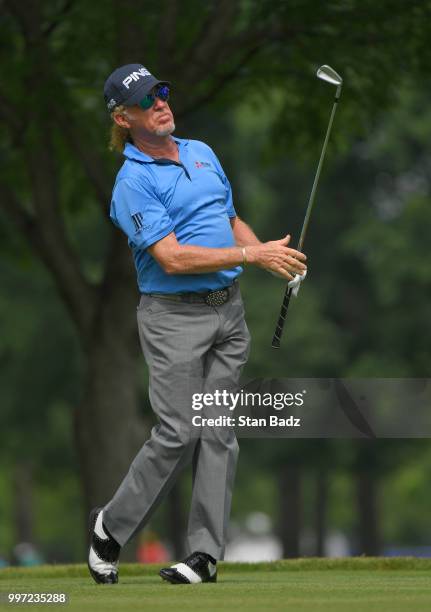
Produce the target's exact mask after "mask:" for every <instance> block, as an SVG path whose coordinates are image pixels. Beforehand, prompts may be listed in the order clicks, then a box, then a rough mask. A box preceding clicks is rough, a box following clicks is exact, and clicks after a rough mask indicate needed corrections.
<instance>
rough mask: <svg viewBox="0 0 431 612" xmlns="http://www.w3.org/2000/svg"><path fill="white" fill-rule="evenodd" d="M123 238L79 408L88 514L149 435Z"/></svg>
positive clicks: (105, 289)
mask: <svg viewBox="0 0 431 612" xmlns="http://www.w3.org/2000/svg"><path fill="white" fill-rule="evenodd" d="M119 238H121V239H123V237H122V236H119V237H116V236H115V237H114V240H113V244H112V246H111V253H110V256H109V257H110V259H111V263H110V264H108V270H109V273H108V274H107V276H106V279H105V282H104V284H103V285H102V287H101V288H100V290H99V306H98V309H97V314H96V315H95V317H94V321H95V323H94V325H93V333H92V336H91V338H90V339H89V340H88V341H87V347H86V349H87V350H86V357H87V370H86V380H85V383H84V393H83V397H82V401H81V403H80V405H79V406H78V407H77V410H76V413H75V436H76V445H77V450H78V456H79V461H80V474H81V479H82V486H83V493H84V512H85V517H86V518H87V517H88V513H89V511H90V510H91V508H94V507H95V506H98V505H104V504H106V503H107V502H108V501H109V500H110V499H111V497H112V496H113V494H114V493H115V491H116V489H117V488H118V486H119V485H120V483H121V481H122V479H123V478H124V476H125V475H126V473H127V471H128V469H129V466H130V463H131V461H132V459H133V458H134V457H135V455H136V453H137V452H138V450H139V449H140V447H141V446H142V445H143V444H144V442H145V440H146V438H147V436H148V432H147V430H146V428H145V427H144V422H143V419H140V418H139V416H138V384H137V382H138V375H139V373H138V367H142V362H141V361H140V360H138V355H139V353H140V347H139V339H138V329H137V322H136V306H137V302H138V292H137V290H136V284H135V283H136V279H135V273H134V270H133V264H132V262H131V261H130V253H129V252H128V250H127V244H123V242H122V241H121V242H120V241H119ZM125 554H126V558H127V557H128V558H129V559H130V558H133V560H134V559H135V558H136V557H135V556H134V546H132V548H130V547H127V549H126V551H125V552H124V551H123V553H122V559H124V558H125Z"/></svg>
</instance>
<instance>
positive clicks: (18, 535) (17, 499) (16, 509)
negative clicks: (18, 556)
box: [13, 463, 34, 544]
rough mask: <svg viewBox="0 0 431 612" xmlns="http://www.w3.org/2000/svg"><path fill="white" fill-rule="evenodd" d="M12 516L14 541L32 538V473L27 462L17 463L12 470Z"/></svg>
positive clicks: (18, 541) (30, 540)
mask: <svg viewBox="0 0 431 612" xmlns="http://www.w3.org/2000/svg"><path fill="white" fill-rule="evenodd" d="M13 501H14V503H13V516H14V521H15V542H16V543H20V542H29V543H30V544H33V539H34V518H33V517H34V507H33V475H32V469H31V466H30V465H29V464H28V463H18V464H17V465H16V466H15V468H14V471H13Z"/></svg>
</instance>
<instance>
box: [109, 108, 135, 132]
mask: <svg viewBox="0 0 431 612" xmlns="http://www.w3.org/2000/svg"><path fill="white" fill-rule="evenodd" d="M112 118H113V120H114V121H115V123H116V124H117V125H119V126H120V127H122V128H126V129H128V130H129V129H130V127H131V126H130V123H129V121H128V120H127V119H126V117H125V116H124V113H123V112H122V111H114V112H113V114H112Z"/></svg>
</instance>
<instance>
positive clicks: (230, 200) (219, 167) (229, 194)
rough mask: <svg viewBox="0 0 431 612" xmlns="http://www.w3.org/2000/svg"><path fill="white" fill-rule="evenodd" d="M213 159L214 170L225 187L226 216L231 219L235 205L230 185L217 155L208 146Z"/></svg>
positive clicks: (233, 215)
mask: <svg viewBox="0 0 431 612" xmlns="http://www.w3.org/2000/svg"><path fill="white" fill-rule="evenodd" d="M210 151H211V154H212V157H213V160H214V165H215V167H216V170H217V172H218V174H219V176H220V178H221V180H222V182H223V184H224V186H225V189H226V210H227V214H228V216H229V217H230V218H231V219H232V218H233V217H236V210H235V207H234V205H233V198H232V187H231V185H230V183H229V180H228V178H227V176H226V174H225V173H224V170H223V168H222V165H221V163H220V161H219V159H218V157H217V155H216V154H215V153H214V151H213V150H212V149H211V148H210Z"/></svg>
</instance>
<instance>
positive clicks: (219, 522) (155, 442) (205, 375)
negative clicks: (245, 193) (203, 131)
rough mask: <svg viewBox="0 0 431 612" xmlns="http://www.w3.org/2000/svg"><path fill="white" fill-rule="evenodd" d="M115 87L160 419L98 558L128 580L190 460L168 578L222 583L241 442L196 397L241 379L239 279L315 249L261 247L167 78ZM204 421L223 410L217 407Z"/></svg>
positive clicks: (108, 518)
mask: <svg viewBox="0 0 431 612" xmlns="http://www.w3.org/2000/svg"><path fill="white" fill-rule="evenodd" d="M104 96H105V101H106V104H107V107H108V110H109V111H110V112H111V117H112V119H113V122H114V123H113V143H114V145H116V146H117V147H122V146H123V143H124V145H125V146H124V151H123V152H124V155H125V157H126V160H125V162H124V164H123V166H122V168H121V169H120V171H119V173H118V175H117V179H116V182H115V185H114V189H113V195H112V202H111V212H110V216H111V219H112V221H113V222H114V223H115V224H116V225H117V226H118V227H119V228H121V229H122V230H123V231H124V233H125V234H126V235H127V236H128V239H129V245H130V247H131V249H132V253H133V257H134V261H135V266H136V270H137V277H138V286H139V290H140V293H141V299H140V302H139V306H138V310H137V319H138V328H139V335H140V340H141V345H142V349H143V352H144V355H145V359H146V362H147V365H148V368H149V393H150V400H151V405H152V408H153V410H154V412H155V414H156V415H157V417H158V424H157V425H156V426H155V427H154V428H153V430H152V432H151V437H150V439H149V440H148V441H147V442H146V443H145V444H144V446H143V447H142V449H141V451H140V452H139V453H138V455H137V456H136V458H135V459H134V461H133V462H132V465H131V467H130V470H129V472H128V473H127V475H126V476H125V478H124V480H123V482H122V483H121V485H120V487H119V488H118V490H117V492H116V493H115V495H114V497H113V499H112V500H111V501H110V502H109V503H108V504H107V505H106V506H105V507H104V508H97V509H95V510H93V512H92V513H91V515H90V548H89V559H88V565H89V569H90V572H91V575H92V576H93V578H94V579H95V581H96V582H98V583H116V582H118V559H119V554H120V548H121V546H124V544H125V543H126V542H127V541H128V540H129V539H130V538H131V537H132V536H133V535H134V534H135V533H136V532H137V531H138V530H139V529H141V528H142V527H143V526H144V525H145V524H146V523H147V521H148V520H149V517H150V516H151V514H152V512H153V511H154V509H155V508H156V506H157V505H158V503H159V502H160V501H161V499H162V498H163V497H164V496H165V494H166V493H167V491H168V490H169V488H170V486H171V485H172V484H173V483H174V481H175V479H176V477H177V475H178V473H179V471H180V470H181V469H182V468H183V467H184V466H186V465H187V464H188V463H190V462H192V465H193V489H192V499H191V509H190V516H189V523H188V532H187V542H188V546H189V549H190V555H189V556H188V557H187V558H186V559H184V561H183V562H181V563H178V564H175V565H173V566H172V567H168V568H164V569H163V570H161V572H160V574H161V576H162V578H164V579H165V580H168V581H169V582H172V583H174V584H190V583H197V582H206V581H213V582H214V581H216V579H217V569H216V564H217V560H218V559H222V558H223V555H224V547H225V538H226V528H227V523H228V518H229V513H230V507H231V497H232V487H233V480H234V474H235V468H236V461H237V456H238V444H237V441H236V437H235V434H234V431H233V429H232V428H231V427H217V428H216V427H213V428H211V427H209V428H205V427H201V428H197V427H194V426H193V425H192V416H193V415H192V409H191V406H192V396H193V394H194V393H214V392H215V391H217V390H222V389H231V388H234V387H235V385H237V384H238V380H239V376H240V372H241V369H242V367H243V365H244V364H245V362H246V360H247V357H248V352H249V332H248V330H247V326H246V323H245V320H244V311H243V305H242V300H241V295H240V291H239V287H238V282H237V277H238V276H239V275H240V274H241V272H242V267H243V266H244V265H245V264H253V265H257V266H260V267H262V268H265V269H267V270H269V271H271V272H273V273H275V274H277V275H280V276H282V277H283V278H285V279H286V280H287V281H292V280H293V278H294V276H295V274H296V275H303V274H304V273H305V270H306V267H305V264H304V261H305V260H306V257H305V255H303V254H302V253H299V252H298V251H295V250H294V249H290V248H289V247H288V246H287V245H288V243H289V240H290V237H289V236H287V237H286V238H284V239H282V240H276V241H273V242H267V243H260V241H259V240H258V239H257V237H256V236H255V234H254V233H253V231H252V230H251V229H250V228H249V227H248V225H246V224H245V223H244V222H243V221H242V220H241V219H239V218H238V216H237V215H236V212H235V208H234V205H233V202H232V192H231V188H230V185H229V181H228V179H227V178H226V176H225V174H224V172H223V169H222V167H221V165H220V162H219V160H218V159H217V157H216V156H215V154H214V152H213V151H212V150H211V149H210V147H208V146H207V145H206V144H204V143H202V142H198V141H193V140H184V139H180V138H174V137H172V136H171V134H172V133H173V131H174V129H175V125H174V119H173V115H172V111H171V109H170V108H169V105H168V96H169V84H168V83H167V82H165V81H159V80H157V79H156V78H155V77H154V76H153V75H151V74H150V73H149V71H148V70H147V69H146V68H144V66H142V65H141V64H129V65H127V66H122V67H120V68H118V69H117V70H115V71H114V72H113V73H112V74H111V75H110V76H109V78H108V79H107V81H106V83H105V88H104ZM298 277H299V276H297V278H298ZM300 278H303V276H301V277H300ZM295 282H297V281H296V280H295ZM119 408H120V407H119ZM205 416H207V417H210V416H217V409H215V408H212V409H209V410H208V411H207V412H206V415H205Z"/></svg>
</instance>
